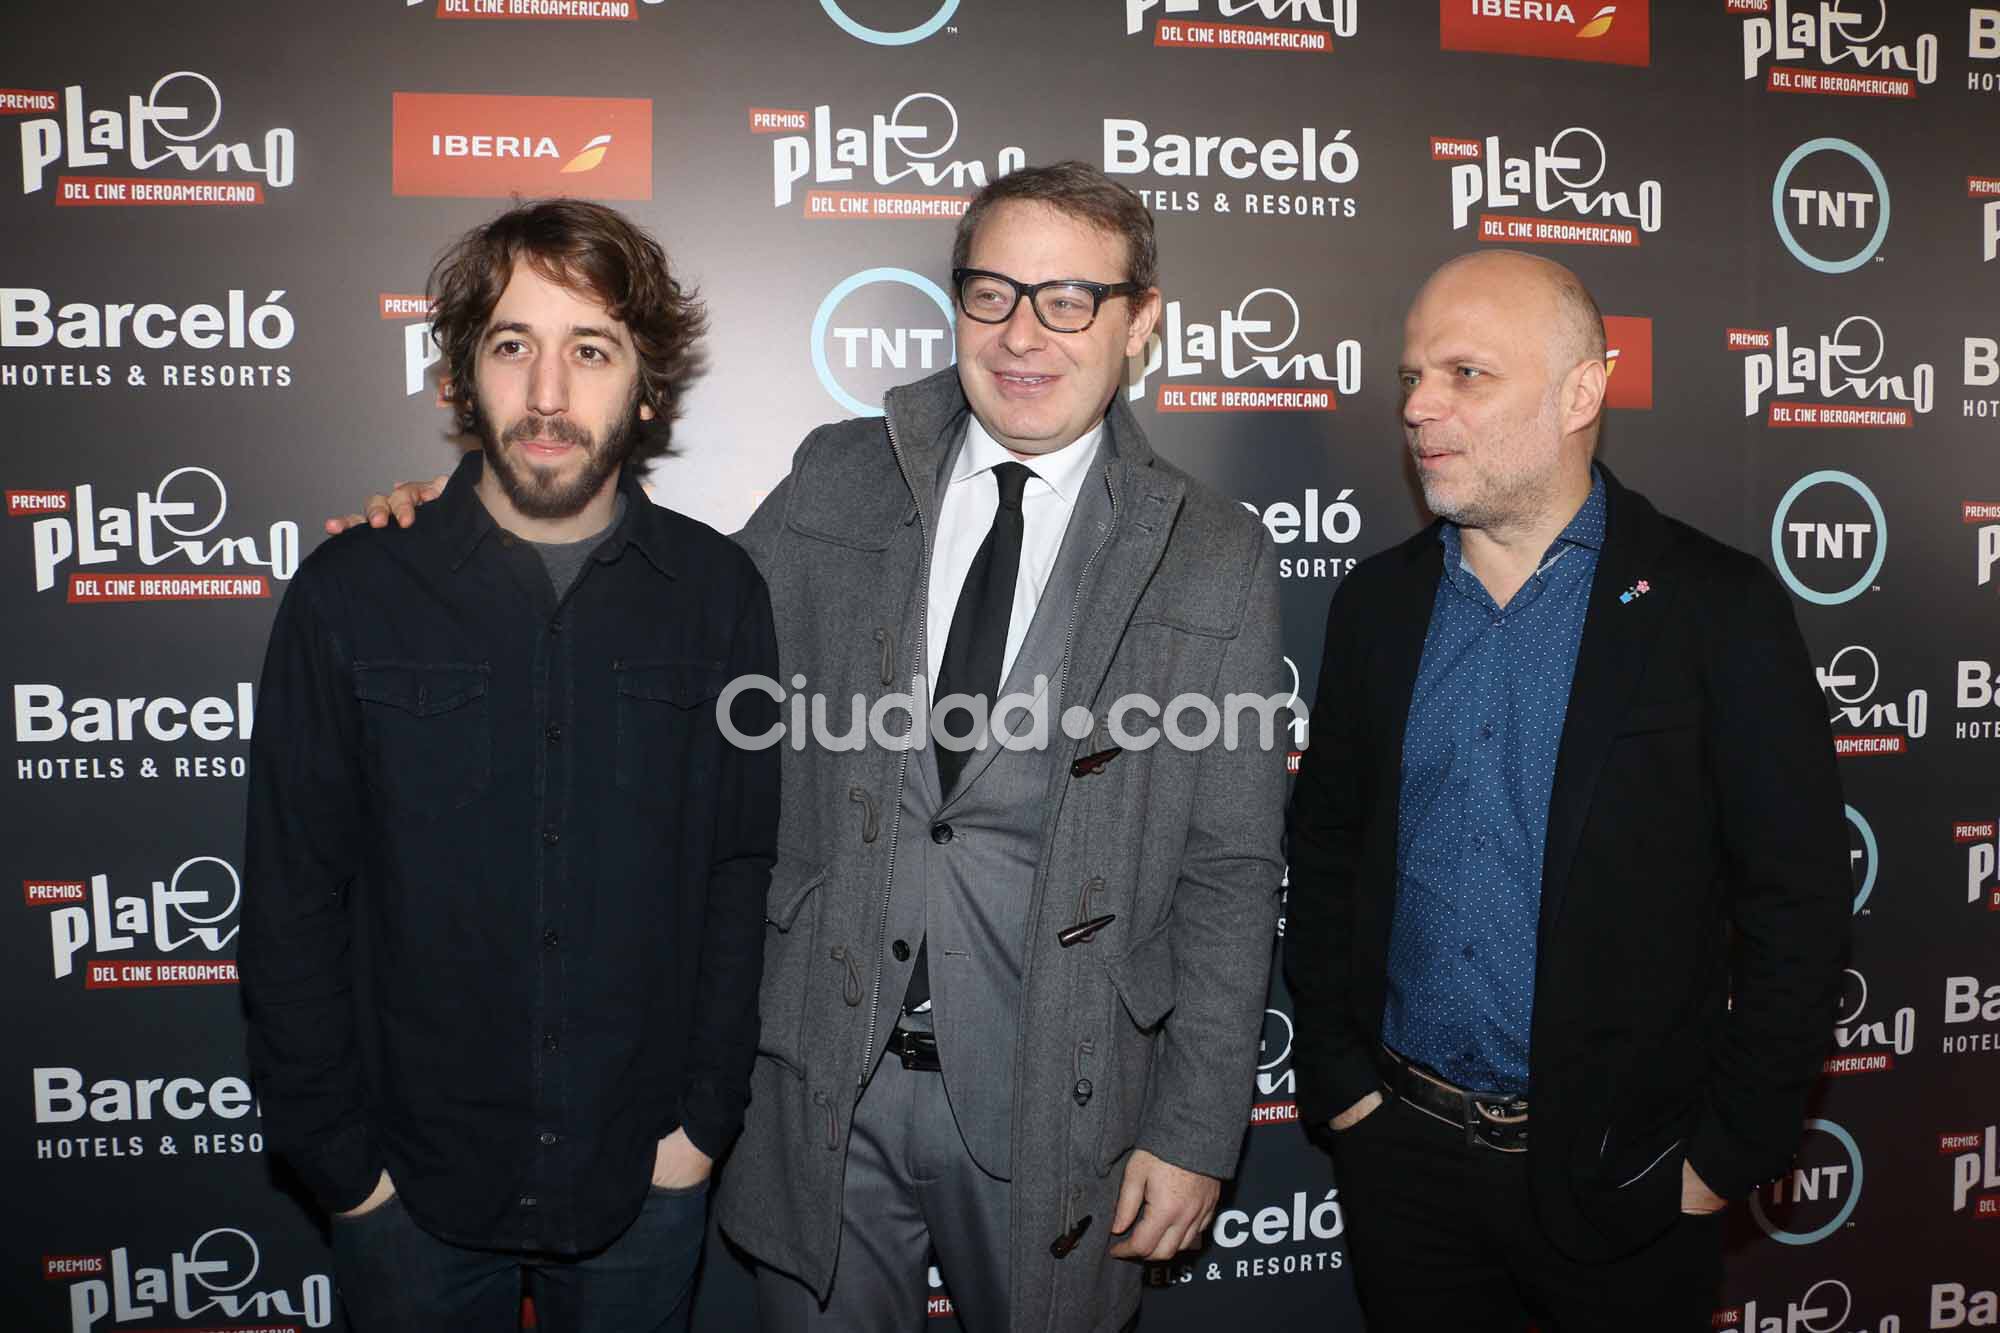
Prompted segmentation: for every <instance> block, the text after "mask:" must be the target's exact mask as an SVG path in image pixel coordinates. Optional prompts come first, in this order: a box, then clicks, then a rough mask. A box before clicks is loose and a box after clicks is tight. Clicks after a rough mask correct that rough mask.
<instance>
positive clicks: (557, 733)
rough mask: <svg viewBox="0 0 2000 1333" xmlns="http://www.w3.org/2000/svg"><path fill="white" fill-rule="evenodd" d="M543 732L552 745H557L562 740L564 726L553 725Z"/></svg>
mask: <svg viewBox="0 0 2000 1333" xmlns="http://www.w3.org/2000/svg"><path fill="white" fill-rule="evenodd" d="M542 734H543V735H544V736H547V737H548V738H549V744H550V745H555V744H557V743H558V742H560V741H561V740H562V728H561V727H558V726H554V725H551V726H550V727H549V729H548V730H547V731H545V732H543V733H542Z"/></svg>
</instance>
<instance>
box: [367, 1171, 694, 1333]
mask: <svg viewBox="0 0 2000 1333" xmlns="http://www.w3.org/2000/svg"><path fill="white" fill-rule="evenodd" d="M707 1213H708V1187H707V1186H706V1185H705V1184H704V1185H700V1186H697V1187H696V1188H694V1189H692V1190H685V1191H674V1190H660V1189H655V1190H652V1191H650V1192H649V1193H648V1194H647V1195H646V1203H645V1206H644V1207H642V1208H641V1209H640V1210H639V1216H638V1217H637V1218H635V1219H634V1220H633V1222H632V1225H631V1226H629V1227H627V1228H626V1229H625V1231H624V1234H622V1235H620V1236H619V1237H618V1239H617V1240H615V1241H613V1242H611V1244H610V1245H608V1246H606V1247H605V1248H604V1249H602V1250H599V1251H597V1252H596V1253H595V1254H590V1255H585V1256H584V1257H582V1258H578V1259H567V1258H559V1257H555V1256H545V1255H522V1254H505V1253H499V1252H495V1251H490V1250H471V1249H466V1248H464V1247H463V1246H458V1245H452V1244H449V1243H447V1242H445V1241H441V1240H439V1239H437V1237H435V1236H433V1235H431V1234H430V1233H429V1232H427V1231H425V1230H424V1229H423V1228H422V1227H420V1226H418V1225H417V1224H416V1222H415V1220H414V1219H412V1218H411V1217H410V1214H409V1210H407V1209H406V1208H404V1207H403V1201H402V1199H401V1198H391V1199H390V1200H389V1202H387V1203H385V1204H383V1205H382V1206H381V1207H379V1208H376V1209H375V1210H373V1211H372V1212H369V1213H365V1214H363V1215H362V1216H360V1217H355V1218H341V1217H336V1218H334V1219H333V1267H334V1275H335V1277H336V1278H337V1280H338V1282H339V1285H340V1299H341V1302H342V1304H343V1305H345V1306H346V1308H347V1317H348V1319H349V1320H350V1321H351V1322H352V1323H353V1325H354V1328H355V1330H356V1333H438V1331H439V1330H443V1329H450V1330H452V1333H515V1331H516V1330H518V1329H519V1328H520V1326H521V1296H522V1293H523V1291H524V1290H525V1292H526V1293H527V1294H528V1295H530V1296H532V1297H534V1299H535V1321H536V1326H537V1330H538V1333H584V1330H588V1333H683V1330H685V1329H686V1328H687V1326H688V1297H689V1293H690V1289H691V1288H692V1286H693V1284H694V1269H695V1262H696V1260H698V1259H699V1258H700V1257H701V1241H702V1235H703V1233H704V1231H705V1229H706V1225H707ZM524 1284H525V1285H524Z"/></svg>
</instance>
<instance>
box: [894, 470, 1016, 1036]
mask: <svg viewBox="0 0 2000 1333" xmlns="http://www.w3.org/2000/svg"><path fill="white" fill-rule="evenodd" d="M1033 475H1034V473H1032V472H1030V471H1029V470H1028V469H1027V468H1025V467H1023V466H1021V465H1020V464H1019V463H1012V462H1009V463H999V464H996V465H995V466H994V468H993V480H994V481H995V482H996V483H997V484H998V485H999V488H1000V507H999V508H998V509H997V510H995V511H994V513H993V526H992V527H990V528H988V529H987V530H986V540H985V541H983V542H981V543H979V553H978V554H977V555H975V556H973V557H972V565H971V567H970V568H969V569H967V570H966V571H965V583H964V584H963V585H962V586H961V587H960V588H959V590H958V605H957V607H956V608H954V609H953V611H952V613H951V633H950V634H949V635H948V636H947V637H946V638H945V641H944V660H943V661H942V662H940V663H939V665H938V678H937V687H936V688H935V689H934V690H932V691H931V703H932V706H933V707H935V706H936V703H937V701H938V700H939V699H942V698H944V697H945V696H946V695H948V694H967V695H971V696H973V697H974V698H978V699H983V700H984V701H985V709H984V710H982V711H984V712H988V713H990V712H991V710H992V707H993V701H994V696H996V695H997V694H999V693H1000V668H1001V665H1002V664H1003V663H1004V662H1005V661H1006V657H1007V627H1008V625H1009V624H1010V623H1011V622H1012V620H1013V618H1014V580H1015V578H1016V576H1018V575H1019V574H1020V572H1021V494H1022V492H1023V491H1024V490H1026V489H1027V485H1028V478H1029V477H1032V476H1033ZM943 726H944V730H945V732H946V733H947V734H948V735H950V736H953V737H955V738H958V739H964V738H966V737H969V736H971V735H972V734H973V733H974V731H975V728H974V726H973V719H972V718H971V717H969V716H968V715H967V714H966V712H965V710H963V709H953V710H952V712H951V715H950V716H949V717H948V718H947V719H945V720H944V722H943ZM934 748H935V750H936V753H937V768H938V790H939V792H940V793H941V794H942V795H945V796H949V795H950V794H951V790H952V788H953V787H955V786H957V785H958V778H959V775H960V774H961V773H963V772H964V771H965V764H966V761H967V760H969V759H970V758H972V756H973V753H974V751H972V750H969V749H967V750H955V749H952V748H951V747H949V746H945V745H939V746H936V747H934ZM930 997H931V977H930V948H929V943H928V941H926V942H924V943H920V944H919V945H918V946H917V965H916V969H915V970H914V971H913V972H911V974H910V988H909V990H908V991H907V992H905V994H904V996H903V1008H904V1009H906V1010H910V1009H915V1008H917V1007H918V1006H919V1005H921V1004H923V1003H924V1001H926V1000H928V999H930Z"/></svg>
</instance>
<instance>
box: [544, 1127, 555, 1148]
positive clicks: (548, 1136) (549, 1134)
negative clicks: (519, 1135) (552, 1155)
mask: <svg viewBox="0 0 2000 1333" xmlns="http://www.w3.org/2000/svg"><path fill="white" fill-rule="evenodd" d="M556 1138H557V1135H556V1133H555V1131H553V1130H547V1129H545V1130H543V1131H542V1134H541V1139H542V1146H543V1147H544V1148H547V1147H551V1146H553V1145H554V1143H555V1141H556Z"/></svg>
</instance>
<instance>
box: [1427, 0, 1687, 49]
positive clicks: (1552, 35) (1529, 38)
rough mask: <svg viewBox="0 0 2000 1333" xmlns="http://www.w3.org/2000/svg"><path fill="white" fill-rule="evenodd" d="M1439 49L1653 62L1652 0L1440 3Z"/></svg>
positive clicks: (1464, 0) (1460, 0)
mask: <svg viewBox="0 0 2000 1333" xmlns="http://www.w3.org/2000/svg"><path fill="white" fill-rule="evenodd" d="M1438 30H1439V32H1438V36H1439V41H1438V45H1439V47H1440V49H1442V50H1446V51H1487V52H1491V53H1493V54H1496V55H1505V56H1542V57H1545V58H1547V59H1550V60H1593V61H1597V62H1599V63H1601V64H1606V65H1650V64H1652V63H1653V16H1652V14H1651V12H1650V0H1618V3H1617V4H1611V5H1606V4H1597V3H1595V2H1594V0H1585V3H1582V4H1577V5H1570V4H1563V3H1559V2H1549V0H1438Z"/></svg>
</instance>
